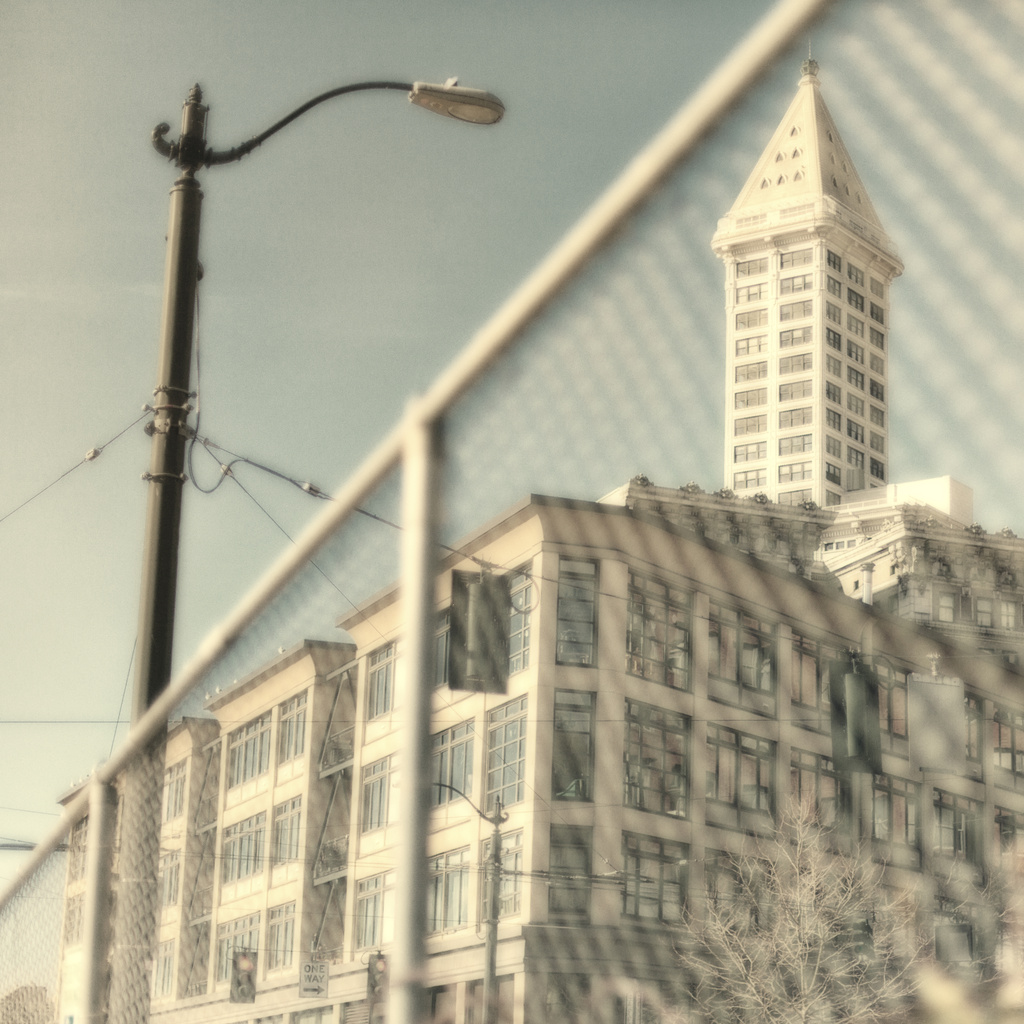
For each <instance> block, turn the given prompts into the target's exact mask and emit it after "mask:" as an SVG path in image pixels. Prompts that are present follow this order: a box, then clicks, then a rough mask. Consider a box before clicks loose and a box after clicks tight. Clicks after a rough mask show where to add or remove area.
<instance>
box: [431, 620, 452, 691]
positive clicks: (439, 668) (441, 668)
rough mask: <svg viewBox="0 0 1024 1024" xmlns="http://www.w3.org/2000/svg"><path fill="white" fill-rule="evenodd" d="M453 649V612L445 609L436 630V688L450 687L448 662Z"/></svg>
mask: <svg viewBox="0 0 1024 1024" xmlns="http://www.w3.org/2000/svg"><path fill="white" fill-rule="evenodd" d="M451 647H452V611H451V609H450V608H445V609H444V610H443V611H442V612H441V613H440V614H439V615H438V617H437V626H436V628H435V630H434V686H435V687H437V686H447V685H448V661H449V659H450V657H451Z"/></svg>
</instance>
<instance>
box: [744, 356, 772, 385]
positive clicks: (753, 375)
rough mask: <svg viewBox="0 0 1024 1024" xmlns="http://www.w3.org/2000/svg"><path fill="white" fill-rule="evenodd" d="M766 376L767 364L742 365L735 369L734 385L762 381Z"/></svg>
mask: <svg viewBox="0 0 1024 1024" xmlns="http://www.w3.org/2000/svg"><path fill="white" fill-rule="evenodd" d="M767 376H768V363H767V362H764V361H762V362H760V363H744V364H743V365H742V366H737V367H736V383H737V384H740V383H742V382H743V381H745V380H762V379H763V378H765V377H767Z"/></svg>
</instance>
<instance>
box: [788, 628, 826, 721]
mask: <svg viewBox="0 0 1024 1024" xmlns="http://www.w3.org/2000/svg"><path fill="white" fill-rule="evenodd" d="M792 651H793V693H792V699H793V703H794V704H801V705H803V706H804V707H808V708H818V709H819V710H827V709H828V707H829V694H828V673H827V670H826V669H827V665H828V661H829V659H831V658H835V657H836V656H837V651H836V649H835V648H834V647H831V646H828V645H826V644H822V643H820V642H818V641H817V640H812V639H811V638H810V637H806V636H801V635H800V634H799V633H794V634H793V647H792Z"/></svg>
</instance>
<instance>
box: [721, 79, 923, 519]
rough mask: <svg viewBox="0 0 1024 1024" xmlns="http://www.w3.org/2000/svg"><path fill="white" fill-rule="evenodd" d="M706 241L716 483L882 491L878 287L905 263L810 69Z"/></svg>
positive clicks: (802, 491) (884, 389) (885, 340)
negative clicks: (714, 268) (720, 423)
mask: <svg viewBox="0 0 1024 1024" xmlns="http://www.w3.org/2000/svg"><path fill="white" fill-rule="evenodd" d="M711 244H712V248H713V249H714V252H715V253H716V255H717V256H718V257H719V258H720V259H722V260H723V262H724V263H725V267H726V280H725V292H726V321H727V325H726V346H727V359H726V373H727V385H726V413H725V420H726V424H725V425H726V441H725V486H726V487H727V488H729V489H731V490H734V491H735V492H736V493H737V494H738V495H740V496H751V495H753V494H755V493H758V492H761V493H764V494H765V495H767V496H768V497H769V498H771V499H772V500H773V501H777V502H780V503H782V504H791V505H798V504H802V503H803V502H805V501H814V502H816V503H817V504H819V505H835V504H838V503H839V502H840V501H841V500H842V497H843V495H844V494H845V493H846V492H848V491H859V490H863V489H865V488H870V487H877V486H881V485H884V484H885V483H887V482H888V479H889V464H888V449H889V438H888V427H889V410H888V357H889V292H890V286H891V284H892V281H893V279H894V278H895V277H897V276H899V274H900V273H901V272H902V270H903V264H902V263H901V261H900V258H899V256H898V255H897V253H896V251H895V248H894V246H893V244H892V242H891V241H890V240H889V237H888V236H887V235H886V232H885V229H884V228H883V227H882V223H881V221H880V220H879V218H878V214H877V213H876V212H875V209H874V207H873V206H872V204H871V200H870V199H869V198H868V194H867V191H866V189H865V188H864V184H863V182H862V181H861V179H860V176H859V175H858V174H857V171H856V169H855V168H854V165H853V160H852V159H851V157H850V154H849V153H848V152H847V149H846V147H845V146H844V145H843V141H842V139H841V138H840V135H839V131H838V129H837V128H836V125H835V122H834V121H833V120H832V115H831V114H830V113H829V111H828V108H827V107H826V106H825V101H824V99H823V98H822V95H821V87H820V84H819V81H818V65H817V62H816V61H813V60H807V61H805V62H804V64H803V77H802V78H801V79H800V85H799V88H798V90H797V94H796V96H795V97H794V99H793V102H792V103H791V104H790V106H789V109H788V110H787V111H786V114H785V116H784V117H783V119H782V121H781V123H780V124H779V127H778V128H777V129H776V131H775V134H774V135H773V136H772V138H771V141H770V142H769V143H768V146H767V147H766V148H765V150H764V152H763V153H762V154H761V157H760V159H759V160H758V161H757V163H756V165H755V166H754V169H753V171H752V173H751V175H750V177H749V178H748V179H747V182H746V184H745V185H744V186H743V189H742V191H741V192H740V194H739V197H738V198H737V200H736V202H735V203H734V204H733V206H732V209H731V210H730V211H729V212H728V214H726V216H725V217H723V218H722V219H721V220H720V221H719V224H718V230H717V231H716V232H715V235H714V238H713V239H712V243H711Z"/></svg>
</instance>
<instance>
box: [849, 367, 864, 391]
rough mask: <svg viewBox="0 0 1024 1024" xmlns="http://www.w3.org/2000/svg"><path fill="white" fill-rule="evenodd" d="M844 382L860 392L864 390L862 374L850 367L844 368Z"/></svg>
mask: <svg viewBox="0 0 1024 1024" xmlns="http://www.w3.org/2000/svg"><path fill="white" fill-rule="evenodd" d="M846 380H847V381H848V382H849V383H850V384H852V385H853V386H854V387H855V388H857V389H859V390H860V391H863V390H864V374H863V373H861V372H860V370H855V369H854V368H853V367H852V366H848V367H847V368H846Z"/></svg>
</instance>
